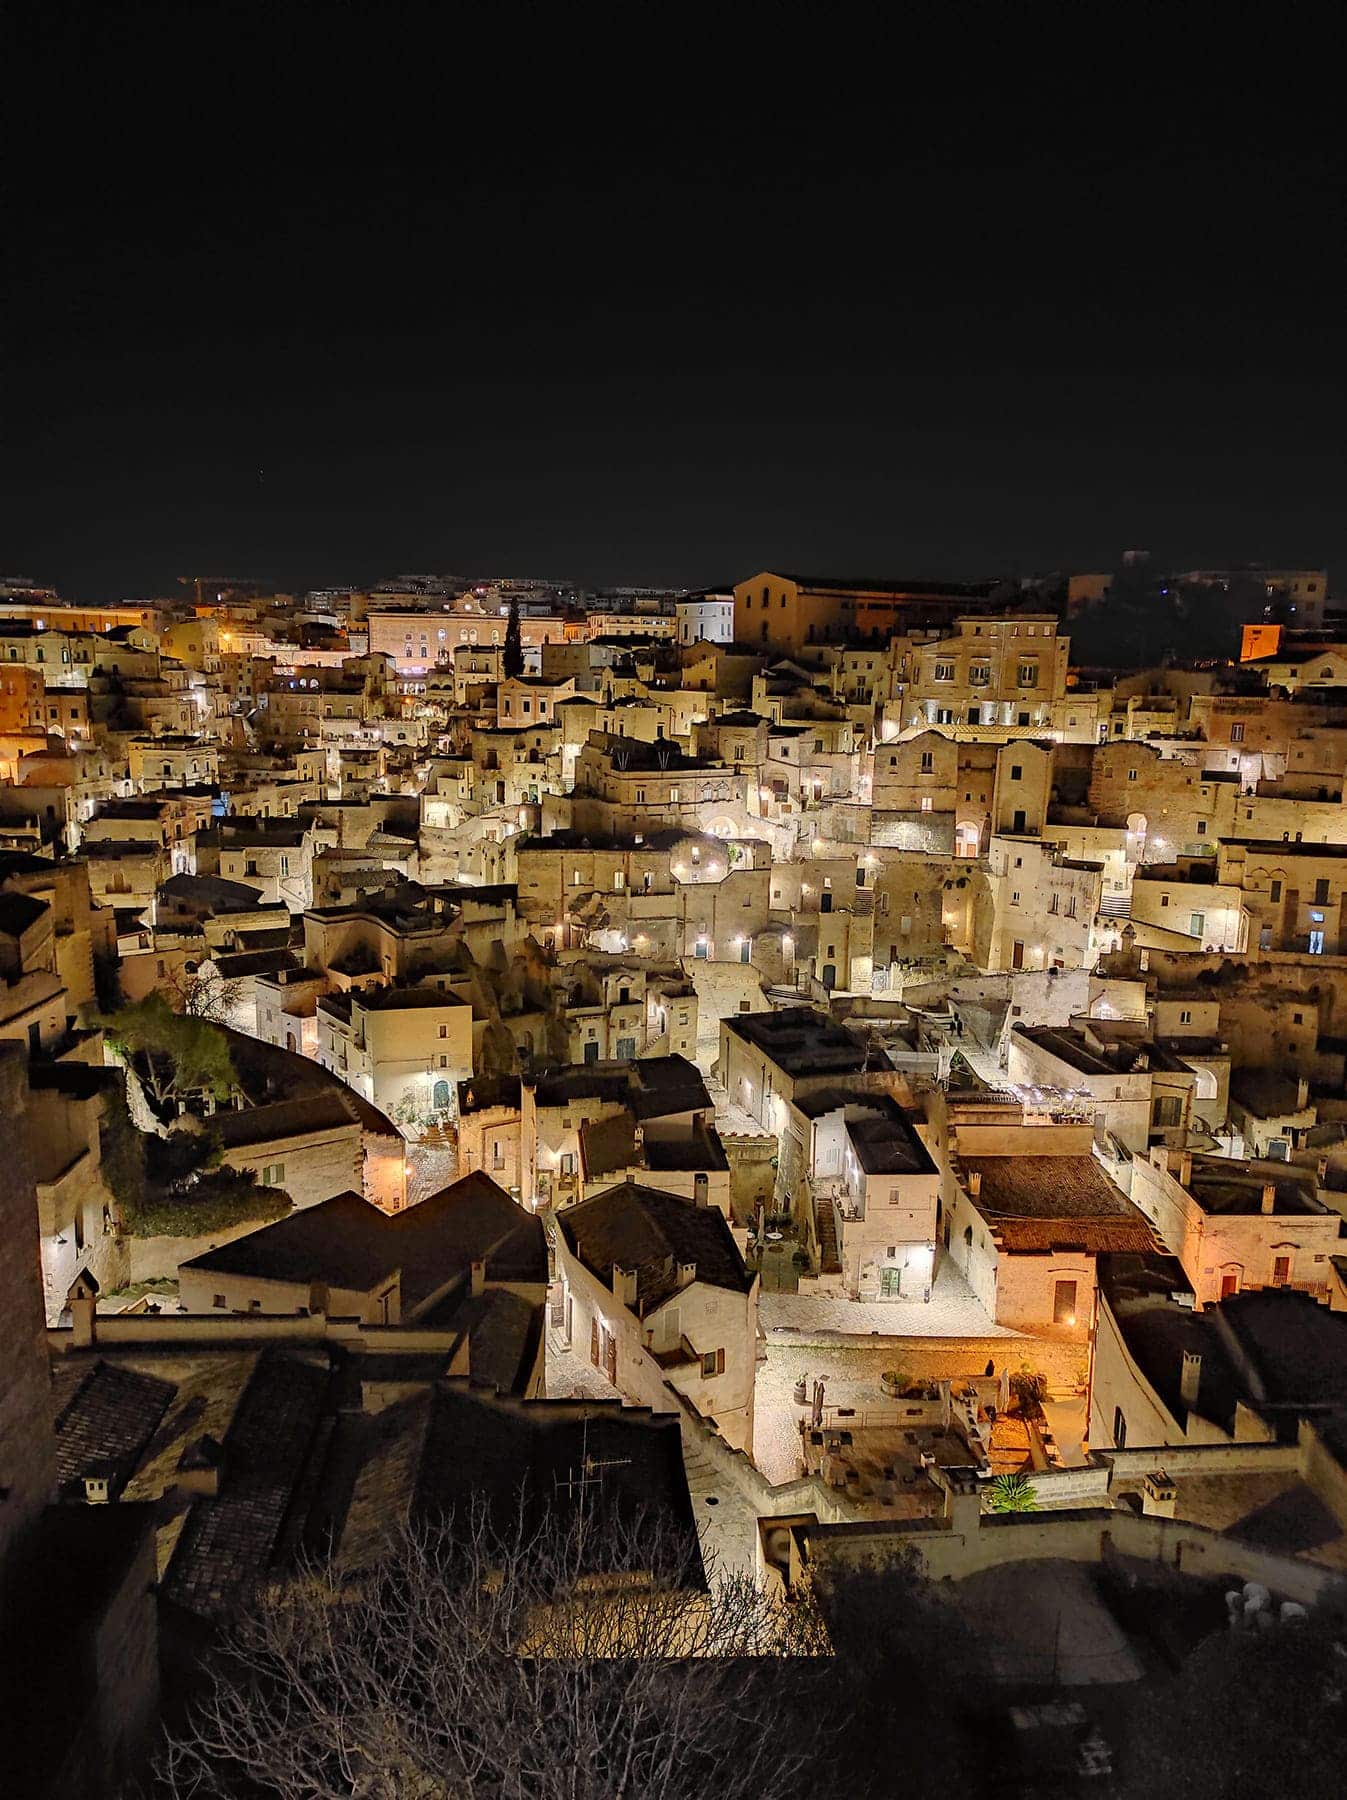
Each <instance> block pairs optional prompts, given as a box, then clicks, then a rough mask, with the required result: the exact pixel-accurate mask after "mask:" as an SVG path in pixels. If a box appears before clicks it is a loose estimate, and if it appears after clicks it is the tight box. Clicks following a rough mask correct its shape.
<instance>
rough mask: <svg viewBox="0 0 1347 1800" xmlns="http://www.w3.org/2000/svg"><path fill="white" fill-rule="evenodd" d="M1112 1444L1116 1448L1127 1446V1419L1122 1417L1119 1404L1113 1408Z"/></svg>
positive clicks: (1120, 1448)
mask: <svg viewBox="0 0 1347 1800" xmlns="http://www.w3.org/2000/svg"><path fill="white" fill-rule="evenodd" d="M1113 1445H1114V1448H1115V1449H1116V1450H1124V1449H1126V1447H1127V1420H1126V1419H1125V1418H1124V1417H1123V1409H1122V1408H1121V1406H1115V1407H1114V1409H1113Z"/></svg>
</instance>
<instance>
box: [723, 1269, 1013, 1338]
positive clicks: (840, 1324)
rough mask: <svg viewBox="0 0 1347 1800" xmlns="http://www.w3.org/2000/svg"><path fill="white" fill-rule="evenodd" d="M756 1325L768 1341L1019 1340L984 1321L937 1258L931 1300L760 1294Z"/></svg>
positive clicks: (961, 1283)
mask: <svg viewBox="0 0 1347 1800" xmlns="http://www.w3.org/2000/svg"><path fill="white" fill-rule="evenodd" d="M765 1288H766V1284H765V1283H764V1290H765ZM758 1319H759V1323H760V1324H761V1325H762V1328H763V1330H764V1331H765V1332H766V1333H767V1334H768V1336H769V1337H774V1336H775V1335H777V1334H778V1333H781V1332H789V1333H793V1334H794V1335H795V1337H796V1338H799V1339H817V1340H819V1341H823V1342H826V1341H827V1340H829V1339H830V1338H838V1337H842V1338H858V1337H874V1336H879V1337H902V1338H909V1337H933V1338H960V1337H976V1338H1014V1337H1018V1336H1020V1333H1018V1332H1015V1331H1008V1330H1006V1329H1005V1327H1004V1326H1001V1325H997V1324H996V1323H995V1322H994V1320H992V1319H991V1318H990V1317H989V1316H988V1314H987V1312H986V1311H985V1309H984V1308H983V1305H982V1302H981V1301H980V1300H979V1299H978V1297H977V1295H976V1294H974V1292H973V1290H972V1288H970V1287H969V1285H968V1283H967V1282H966V1281H965V1280H964V1278H963V1276H962V1275H961V1274H960V1273H959V1271H958V1269H957V1268H955V1266H954V1264H953V1263H952V1262H951V1261H950V1259H949V1257H947V1256H942V1257H941V1258H940V1262H939V1266H938V1268H937V1269H936V1274H935V1281H934V1283H933V1284H932V1287H931V1298H930V1299H929V1300H920V1299H916V1300H874V1301H865V1300H846V1299H827V1298H824V1297H822V1296H818V1295H813V1294H801V1293H794V1294H788V1293H768V1292H766V1291H764V1292H763V1294H762V1295H761V1297H760V1299H759V1302H758Z"/></svg>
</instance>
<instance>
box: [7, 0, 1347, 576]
mask: <svg viewBox="0 0 1347 1800" xmlns="http://www.w3.org/2000/svg"><path fill="white" fill-rule="evenodd" d="M600 16H601V15H598V14H597V13H590V12H587V11H586V9H584V8H569V7H567V8H560V7H558V8H555V9H540V10H534V9H524V8H521V9H505V8H495V9H491V10H489V11H478V10H477V9H475V8H472V7H467V6H458V7H448V6H447V7H444V8H441V9H438V10H437V11H435V12H433V13H426V14H421V13H419V12H415V11H409V10H407V9H404V8H398V7H380V8H365V7H358V6H352V5H345V6H343V5H331V6H328V7H324V8H319V7H314V8H309V9H302V8H297V7H286V6H281V5H277V6H273V7H269V8H259V9H256V10H254V9H251V8H230V7H224V6H220V7H210V6H205V5H199V4H198V5H188V6H178V7H173V8H162V9H161V8H156V7H135V6H131V5H127V4H123V5H120V6H118V5H113V4H111V0H105V3H104V4H103V5H101V6H100V7H98V8H97V9H90V10H89V11H88V12H84V11H82V10H81V9H78V8H63V7H60V6H57V5H46V6H39V7H33V8H31V9H30V8H26V7H23V6H16V7H15V8H13V9H11V10H10V11H9V13H8V14H7V19H8V23H7V32H8V43H7V51H6V56H5V64H4V66H5V69H6V77H5V85H6V113H7V115H8V116H7V139H8V149H7V152H6V164H7V168H8V175H7V189H8V191H7V194H6V201H7V211H8V225H7V231H6V238H5V244H6V263H7V269H6V275H5V282H4V287H5V291H6V302H5V307H6V331H5V342H4V348H5V390H4V391H5V406H4V422H5V429H4V433H3V439H4V459H5V460H4V471H3V473H4V490H3V504H4V513H3V517H2V518H0V573H11V572H14V573H18V572H22V573H26V574H30V575H32V576H34V577H36V578H39V579H42V580H46V581H50V582H54V583H56V584H58V585H60V586H61V587H62V588H63V589H64V590H66V591H68V592H70V593H72V594H77V595H80V596H90V597H92V596H109V597H111V596H114V595H118V594H123V593H144V592H154V591H164V590H166V589H167V588H168V587H169V586H170V585H171V584H172V582H173V579H174V577H175V576H177V575H181V574H188V573H193V572H201V573H210V574H238V575H255V576H258V577H264V578H267V579H270V580H274V581H275V582H276V583H277V585H278V586H281V587H303V586H308V585H313V584H317V583H322V582H329V581H333V582H335V581H340V580H351V581H359V580H373V579H378V578H380V577H382V576H386V575H389V574H392V573H396V572H399V571H406V570H441V571H453V572H456V573H457V572H473V573H483V572H500V573H528V574H541V575H555V576H568V577H573V578H576V579H579V580H585V581H591V582H603V581H611V582H619V581H630V582H650V583H658V582H677V583H689V584H691V583H697V582H702V581H710V580H723V579H735V578H737V577H740V576H742V575H744V574H748V573H751V572H753V571H754V570H756V569H757V568H759V567H762V566H765V565H769V564H774V565H776V566H778V567H784V568H804V569H813V570H825V569H826V570H831V571H833V572H837V573H856V574H873V575H884V574H892V575H906V574H918V573H926V574H932V575H969V576H974V575H979V574H984V573H1013V572H1019V571H1029V570H1033V569H1048V568H1060V567H1075V568H1096V567H1101V566H1102V567H1108V566H1111V564H1112V563H1113V562H1114V561H1115V560H1116V557H1117V555H1118V553H1119V552H1120V551H1121V550H1122V549H1125V548H1128V547H1134V546H1142V545H1144V546H1147V547H1150V548H1151V549H1152V550H1154V551H1155V552H1156V553H1157V554H1158V555H1160V556H1161V557H1164V558H1168V559H1172V560H1174V561H1176V562H1178V563H1180V564H1182V563H1186V562H1189V561H1204V562H1210V561H1216V560H1225V559H1240V558H1262V559H1270V560H1273V561H1291V562H1303V563H1310V564H1320V563H1327V564H1329V565H1330V567H1334V566H1336V572H1337V574H1338V576H1339V579H1341V578H1342V576H1343V574H1344V572H1347V512H1345V511H1344V506H1343V501H1344V496H1345V495H1347V484H1345V483H1344V458H1343V427H1344V411H1343V404H1342V402H1343V376H1344V368H1343V325H1342V321H1343V317H1344V297H1345V296H1347V266H1345V264H1347V256H1345V255H1344V247H1343V220H1342V200H1343V182H1342V175H1343V166H1342V154H1341V151H1340V150H1338V149H1336V148H1335V140H1336V138H1337V137H1338V136H1339V135H1340V134H1338V132H1337V129H1336V125H1335V124H1334V123H1333V120H1334V119H1336V110H1335V111H1334V112H1333V114H1332V116H1331V118H1329V119H1328V121H1327V122H1326V123H1325V124H1324V125H1322V126H1320V124H1318V123H1317V120H1318V119H1319V117H1320V112H1319V102H1318V101H1317V99H1316V97H1315V96H1314V95H1313V94H1312V93H1311V92H1310V91H1308V87H1307V85H1306V84H1307V81H1308V77H1304V76H1302V77H1299V78H1298V85H1296V86H1295V87H1294V88H1293V89H1291V90H1288V89H1287V88H1286V87H1285V85H1284V83H1283V82H1282V81H1281V80H1280V79H1279V77H1278V74H1277V72H1276V71H1274V70H1272V69H1271V68H1268V69H1266V70H1264V71H1263V75H1264V77H1265V84H1266V93H1271V92H1273V91H1274V90H1275V91H1279V92H1281V93H1282V94H1283V96H1285V95H1286V94H1287V93H1288V92H1289V93H1291V94H1292V95H1293V98H1294V105H1293V106H1290V107H1287V106H1286V105H1283V104H1280V103H1276V102H1274V101H1272V100H1270V99H1268V98H1266V97H1265V95H1264V97H1260V90H1259V89H1257V88H1255V89H1253V90H1250V88H1249V87H1248V86H1247V85H1246V84H1245V83H1244V82H1243V81H1238V82H1237V83H1236V85H1234V86H1233V87H1232V88H1231V89H1230V90H1229V92H1230V94H1231V98H1230V99H1229V100H1228V101H1219V102H1213V103H1211V104H1208V99H1207V97H1206V96H1207V94H1208V93H1209V90H1210V87H1211V86H1212V85H1214V84H1212V83H1210V81H1208V82H1207V83H1206V84H1203V83H1195V82H1194V81H1193V80H1192V79H1191V78H1190V77H1189V75H1188V74H1187V72H1186V71H1182V70H1179V71H1171V72H1170V74H1169V76H1168V77H1167V79H1166V81H1165V83H1164V84H1163V86H1161V85H1160V84H1158V83H1157V82H1156V81H1155V80H1154V78H1153V77H1152V76H1151V75H1150V74H1149V73H1147V72H1146V71H1144V70H1141V69H1138V68H1137V67H1135V66H1133V65H1132V64H1131V63H1127V64H1125V65H1124V64H1120V63H1119V62H1118V58H1117V57H1116V56H1114V57H1113V58H1112V59H1111V63H1112V65H1113V66H1115V67H1116V69H1117V72H1119V73H1120V74H1121V76H1122V79H1121V80H1120V81H1118V82H1117V84H1116V87H1115V91H1112V92H1108V93H1106V92H1105V91H1104V87H1103V85H1102V83H1103V75H1102V73H1101V71H1102V70H1104V69H1105V68H1107V67H1109V66H1110V59H1105V60H1104V61H1091V62H1090V63H1089V64H1088V66H1082V67H1079V68H1077V69H1076V70H1075V71H1067V72H1066V73H1065V74H1064V75H1063V74H1062V73H1061V72H1057V73H1053V74H1051V75H1048V74H1045V73H1044V72H1043V71H1041V70H1040V71H1039V76H1040V78H1039V79H1036V80H1035V81H1034V83H1032V84H1029V83H1028V82H1027V81H1026V80H1025V79H1024V78H1022V77H1021V76H1020V75H1018V74H1015V73H1014V72H1013V71H1012V68H1011V66H1010V64H1009V63H1007V64H1006V65H1005V66H999V58H1000V54H1001V52H1002V51H1004V53H1005V55H1006V56H1007V57H1010V56H1011V55H1012V52H1013V50H1015V49H1016V48H1018V49H1019V50H1020V51H1023V50H1024V48H1025V47H1024V46H1022V45H1019V46H1015V45H1012V43H1011V41H1010V40H1007V41H1006V43H1005V45H1004V46H1002V45H991V46H985V45H984V46H983V48H984V50H987V51H988V52H989V54H987V55H986V56H985V57H984V58H983V59H982V60H981V63H980V66H979V68H978V69H977V70H976V71H974V70H972V68H971V67H970V66H969V65H968V64H967V63H966V62H964V61H959V62H957V63H956V62H955V60H954V58H953V56H952V55H951V53H950V50H949V48H948V47H947V48H946V50H945V51H944V53H943V54H940V55H937V54H935V53H933V52H931V51H929V50H927V49H921V50H918V49H916V48H915V47H914V46H911V45H908V46H906V53H904V46H902V45H895V44H894V42H893V41H892V40H891V39H890V38H887V37H885V36H884V35H882V31H881V28H880V27H879V26H878V25H877V24H876V25H875V26H874V27H873V29H871V28H870V27H862V25H861V24H859V23H856V24H855V25H854V26H853V28H852V29H851V30H850V31H849V32H848V35H847V37H846V40H845V41H844V42H839V43H837V44H831V45H824V44H822V43H816V42H815V41H814V40H813V39H812V38H801V39H798V40H797V41H796V42H794V43H793V44H791V45H790V46H788V47H787V49H788V52H789V53H788V54H787V55H783V56H782V58H781V59H780V60H779V61H778V60H776V58H775V52H774V53H773V58H772V59H770V60H769V58H768V56H767V54H766V52H765V51H764V49H763V46H762V42H759V43H758V44H757V45H756V46H754V47H753V50H752V53H751V54H749V55H744V54H743V53H742V47H739V48H738V49H737V50H734V51H732V50H731V48H730V46H729V45H728V43H727V40H726V37H725V35H724V33H725V31H727V29H728V21H729V18H730V15H729V14H728V13H724V14H721V13H716V12H712V11H707V12H705V13H696V12H688V13H682V12H674V11H671V10H666V9H648V10H647V9H639V8H635V7H630V8H627V9H623V10H622V11H620V12H619V11H615V12H613V13H612V14H606V15H602V17H603V18H604V19H606V23H605V24H604V25H603V28H602V29H600V28H598V25H597V21H598V20H599V18H600ZM768 16H769V17H770V18H773V19H778V18H780V19H788V18H790V16H791V15H789V14H787V13H784V12H780V11H777V10H773V11H772V12H771V13H770V14H769V15H768ZM878 16H879V15H876V17H877V18H878ZM800 17H801V18H805V17H806V15H800ZM808 17H821V15H815V14H811V15H808ZM856 17H857V19H858V20H859V18H860V15H856ZM969 17H970V18H971V15H969ZM1117 17H1119V18H1121V15H1117ZM1136 17H1137V15H1136V14H1130V15H1129V18H1131V19H1133V20H1135V19H1136ZM722 19H723V20H724V21H725V23H724V26H723V27H722V25H720V24H718V23H717V22H718V21H721V20H722ZM585 20H589V21H590V24H591V28H590V29H589V30H588V31H586V27H585V24H584V21H585ZM657 29H658V30H660V31H662V32H663V33H665V35H664V36H662V37H660V36H656V30H657ZM582 34H584V35H583V36H582ZM778 48H779V47H778ZM1059 48H1060V46H1059ZM1200 48H1201V49H1202V51H1203V55H1205V46H1200ZM1255 48H1256V46H1255ZM1136 53H1137V51H1136V47H1135V45H1134V46H1133V54H1136ZM1325 55H1327V52H1325ZM1201 60H1202V59H1201V57H1199V59H1198V61H1199V63H1200V62H1201ZM788 64H789V67H788V66H787V65H788ZM1208 74H1210V71H1208Z"/></svg>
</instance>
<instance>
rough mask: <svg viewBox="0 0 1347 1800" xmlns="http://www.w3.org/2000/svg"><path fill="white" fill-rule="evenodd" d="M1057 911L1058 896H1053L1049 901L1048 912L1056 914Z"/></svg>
mask: <svg viewBox="0 0 1347 1800" xmlns="http://www.w3.org/2000/svg"><path fill="white" fill-rule="evenodd" d="M1057 910H1058V896H1057V895H1056V894H1053V895H1052V897H1051V898H1050V899H1049V901H1048V911H1049V912H1050V913H1055V912H1056V911H1057Z"/></svg>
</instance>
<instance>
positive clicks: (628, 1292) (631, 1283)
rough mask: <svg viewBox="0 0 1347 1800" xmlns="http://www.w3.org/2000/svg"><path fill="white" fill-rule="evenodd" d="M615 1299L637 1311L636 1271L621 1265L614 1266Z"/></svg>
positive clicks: (615, 1264)
mask: <svg viewBox="0 0 1347 1800" xmlns="http://www.w3.org/2000/svg"><path fill="white" fill-rule="evenodd" d="M613 1298H614V1299H615V1300H618V1301H620V1302H621V1303H622V1305H623V1306H626V1307H629V1308H630V1310H631V1311H632V1312H635V1311H636V1271H635V1269H624V1268H623V1267H622V1266H621V1265H620V1264H619V1263H614V1264H613Z"/></svg>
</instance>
